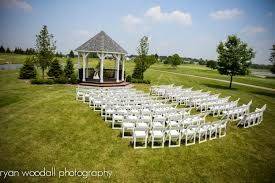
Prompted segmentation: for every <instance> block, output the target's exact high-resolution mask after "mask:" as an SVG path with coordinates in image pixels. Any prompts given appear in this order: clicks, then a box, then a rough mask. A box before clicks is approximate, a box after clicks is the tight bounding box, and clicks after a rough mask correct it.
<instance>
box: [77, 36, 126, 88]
mask: <svg viewBox="0 0 275 183" xmlns="http://www.w3.org/2000/svg"><path fill="white" fill-rule="evenodd" d="M75 51H76V52H77V53H78V70H79V74H78V77H79V79H80V80H81V81H82V82H81V83H80V84H82V85H91V86H125V85H127V84H128V83H127V82H125V81H124V79H125V76H124V71H125V70H124V60H125V54H126V53H127V52H126V51H125V50H124V49H123V48H122V47H121V46H120V45H119V44H117V43H116V42H115V41H114V40H113V39H112V38H110V37H109V36H108V35H107V34H106V33H105V32H104V31H101V32H99V33H98V34H96V35H95V36H94V37H92V38H91V39H90V40H88V41H87V42H85V43H84V44H82V45H81V46H79V47H78V48H77V49H75ZM91 53H94V54H96V55H97V56H98V58H99V60H100V69H99V71H98V70H96V69H94V68H89V66H88V56H89V54H91ZM80 57H82V61H83V64H82V65H83V68H80ZM110 57H112V58H115V60H116V69H104V60H105V58H110ZM120 65H121V67H122V68H121V69H120ZM98 73H99V75H98Z"/></svg>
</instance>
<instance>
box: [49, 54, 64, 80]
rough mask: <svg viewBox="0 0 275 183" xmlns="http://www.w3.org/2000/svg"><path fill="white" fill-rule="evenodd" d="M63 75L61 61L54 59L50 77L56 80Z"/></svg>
mask: <svg viewBox="0 0 275 183" xmlns="http://www.w3.org/2000/svg"><path fill="white" fill-rule="evenodd" d="M62 74H63V71H62V68H61V65H60V64H59V61H58V60H57V59H54V60H53V61H52V62H51V64H50V68H49V71H48V76H50V77H54V78H55V79H57V78H60V77H61V76H62Z"/></svg>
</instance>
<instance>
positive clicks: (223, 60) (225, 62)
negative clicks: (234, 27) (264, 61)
mask: <svg viewBox="0 0 275 183" xmlns="http://www.w3.org/2000/svg"><path fill="white" fill-rule="evenodd" d="M217 52H218V71H219V73H220V74H222V75H229V76H230V85H229V88H231V86H232V80H233V76H236V75H246V74H247V73H248V67H249V65H250V64H251V59H252V58H254V57H255V52H254V51H253V49H252V48H248V46H247V44H246V43H244V42H242V41H241V40H240V39H239V38H238V37H237V36H236V35H230V36H228V38H227V40H226V41H225V42H220V43H219V45H218V47H217Z"/></svg>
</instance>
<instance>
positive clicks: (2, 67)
mask: <svg viewBox="0 0 275 183" xmlns="http://www.w3.org/2000/svg"><path fill="white" fill-rule="evenodd" d="M22 65H23V64H0V70H16V69H19V68H20V67H22Z"/></svg>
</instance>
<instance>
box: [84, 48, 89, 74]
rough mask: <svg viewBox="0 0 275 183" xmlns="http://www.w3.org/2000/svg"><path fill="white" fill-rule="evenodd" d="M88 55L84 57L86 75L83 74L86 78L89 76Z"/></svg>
mask: <svg viewBox="0 0 275 183" xmlns="http://www.w3.org/2000/svg"><path fill="white" fill-rule="evenodd" d="M88 55H89V53H87V55H86V59H85V61H86V73H85V75H86V77H88V75H89V70H88V69H89V62H88Z"/></svg>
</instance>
